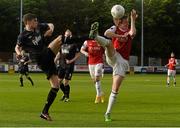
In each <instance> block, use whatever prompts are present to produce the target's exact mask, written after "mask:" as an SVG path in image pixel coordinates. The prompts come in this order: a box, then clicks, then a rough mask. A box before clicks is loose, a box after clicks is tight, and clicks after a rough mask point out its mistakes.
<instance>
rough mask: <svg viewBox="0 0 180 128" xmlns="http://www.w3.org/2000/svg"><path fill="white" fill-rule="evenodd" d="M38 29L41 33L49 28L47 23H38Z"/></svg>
mask: <svg viewBox="0 0 180 128" xmlns="http://www.w3.org/2000/svg"><path fill="white" fill-rule="evenodd" d="M39 29H40V31H41V32H42V33H44V32H46V31H47V30H48V29H49V26H48V24H47V23H40V24H39Z"/></svg>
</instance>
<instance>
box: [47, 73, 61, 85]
mask: <svg viewBox="0 0 180 128" xmlns="http://www.w3.org/2000/svg"><path fill="white" fill-rule="evenodd" d="M49 82H50V84H51V87H52V88H59V80H58V76H57V75H52V76H51V77H50V78H49Z"/></svg>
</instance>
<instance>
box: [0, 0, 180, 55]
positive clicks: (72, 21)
mask: <svg viewBox="0 0 180 128" xmlns="http://www.w3.org/2000/svg"><path fill="white" fill-rule="evenodd" d="M23 3H24V4H23V5H24V6H23V11H24V13H27V12H32V13H35V14H37V15H38V17H39V20H40V22H52V23H54V25H55V34H54V35H58V34H63V32H64V30H65V29H66V28H70V29H71V30H73V33H74V34H75V35H81V34H88V31H89V28H90V24H91V23H92V22H94V21H99V22H100V34H103V33H104V31H105V30H106V29H107V28H109V27H110V26H111V25H112V24H113V23H112V17H111V14H110V9H111V7H112V6H113V5H114V4H121V5H123V6H124V7H125V9H126V13H130V11H131V9H132V8H134V9H136V10H137V12H138V15H139V18H138V19H137V23H136V27H137V36H136V37H135V39H134V43H133V48H132V54H133V55H138V56H140V42H141V0H94V2H92V1H91V0H23ZM179 3H180V2H179V1H177V0H144V17H143V19H144V47H145V49H144V51H145V56H159V57H166V56H168V55H169V52H170V51H174V52H175V53H176V55H180V50H178V48H179V47H180V44H179V40H180V37H179V36H177V35H180V31H179V30H178V28H179V27H180V22H179V20H180V13H179V12H180V11H179V8H180V4H179ZM19 11H20V0H1V1H0V23H1V29H0V30H1V31H0V34H1V37H0V42H1V43H2V44H5V45H3V47H2V46H1V47H0V51H13V50H14V46H15V43H16V37H17V35H18V34H19V13H20V12H19ZM175 33H176V34H175ZM157 46H158V48H156V47H157ZM159 46H160V47H159ZM155 49H157V50H155ZM162 51H166V53H164V52H162Z"/></svg>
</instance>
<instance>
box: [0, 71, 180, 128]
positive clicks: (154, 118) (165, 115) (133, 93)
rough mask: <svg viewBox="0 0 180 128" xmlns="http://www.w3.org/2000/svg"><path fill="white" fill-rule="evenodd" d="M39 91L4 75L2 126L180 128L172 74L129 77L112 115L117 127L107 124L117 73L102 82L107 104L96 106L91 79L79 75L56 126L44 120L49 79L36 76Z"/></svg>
mask: <svg viewBox="0 0 180 128" xmlns="http://www.w3.org/2000/svg"><path fill="white" fill-rule="evenodd" d="M31 76H32V79H33V80H34V83H35V86H34V87H32V86H31V84H30V83H29V81H27V80H25V86H24V87H23V88H21V87H19V78H18V74H15V75H8V74H0V126H3V127H7V126H11V127H53V126H56V127H93V126H95V127H114V126H116V127H128V126H130V127H132V126H136V127H146V126H147V127H149V126H150V127H153V126H157V127H158V126H159V127H160V126H180V100H179V99H180V79H179V78H180V75H178V76H177V87H173V86H171V87H169V88H168V87H166V86H165V83H166V75H165V74H164V75H147V74H139V75H127V77H126V79H125V80H124V81H123V84H122V86H121V88H120V92H119V94H118V98H117V102H116V104H115V105H114V107H113V111H112V119H113V121H112V122H104V113H105V111H106V107H107V100H108V97H109V94H110V90H111V78H112V76H111V74H107V75H105V77H104V78H103V81H102V85H103V90H104V92H105V94H106V102H105V103H104V104H94V98H95V88H94V85H93V83H92V82H91V79H90V77H89V74H74V76H73V79H72V81H71V95H70V97H71V101H70V102H69V103H64V102H60V101H59V99H60V97H61V96H62V93H61V92H59V93H58V96H57V98H56V100H55V102H54V103H53V105H52V107H51V108H50V114H51V116H52V118H53V121H52V122H47V121H44V120H42V119H40V117H39V115H40V112H41V110H42V108H43V105H44V102H45V100H46V97H47V94H48V92H49V89H50V86H49V83H48V81H47V80H46V79H45V75H44V74H31Z"/></svg>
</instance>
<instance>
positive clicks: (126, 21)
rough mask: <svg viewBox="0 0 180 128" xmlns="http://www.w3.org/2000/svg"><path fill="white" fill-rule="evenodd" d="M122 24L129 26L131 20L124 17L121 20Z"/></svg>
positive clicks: (125, 26)
mask: <svg viewBox="0 0 180 128" xmlns="http://www.w3.org/2000/svg"><path fill="white" fill-rule="evenodd" d="M121 26H122V27H123V28H128V26H129V20H128V18H126V19H123V20H122V21H121Z"/></svg>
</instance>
